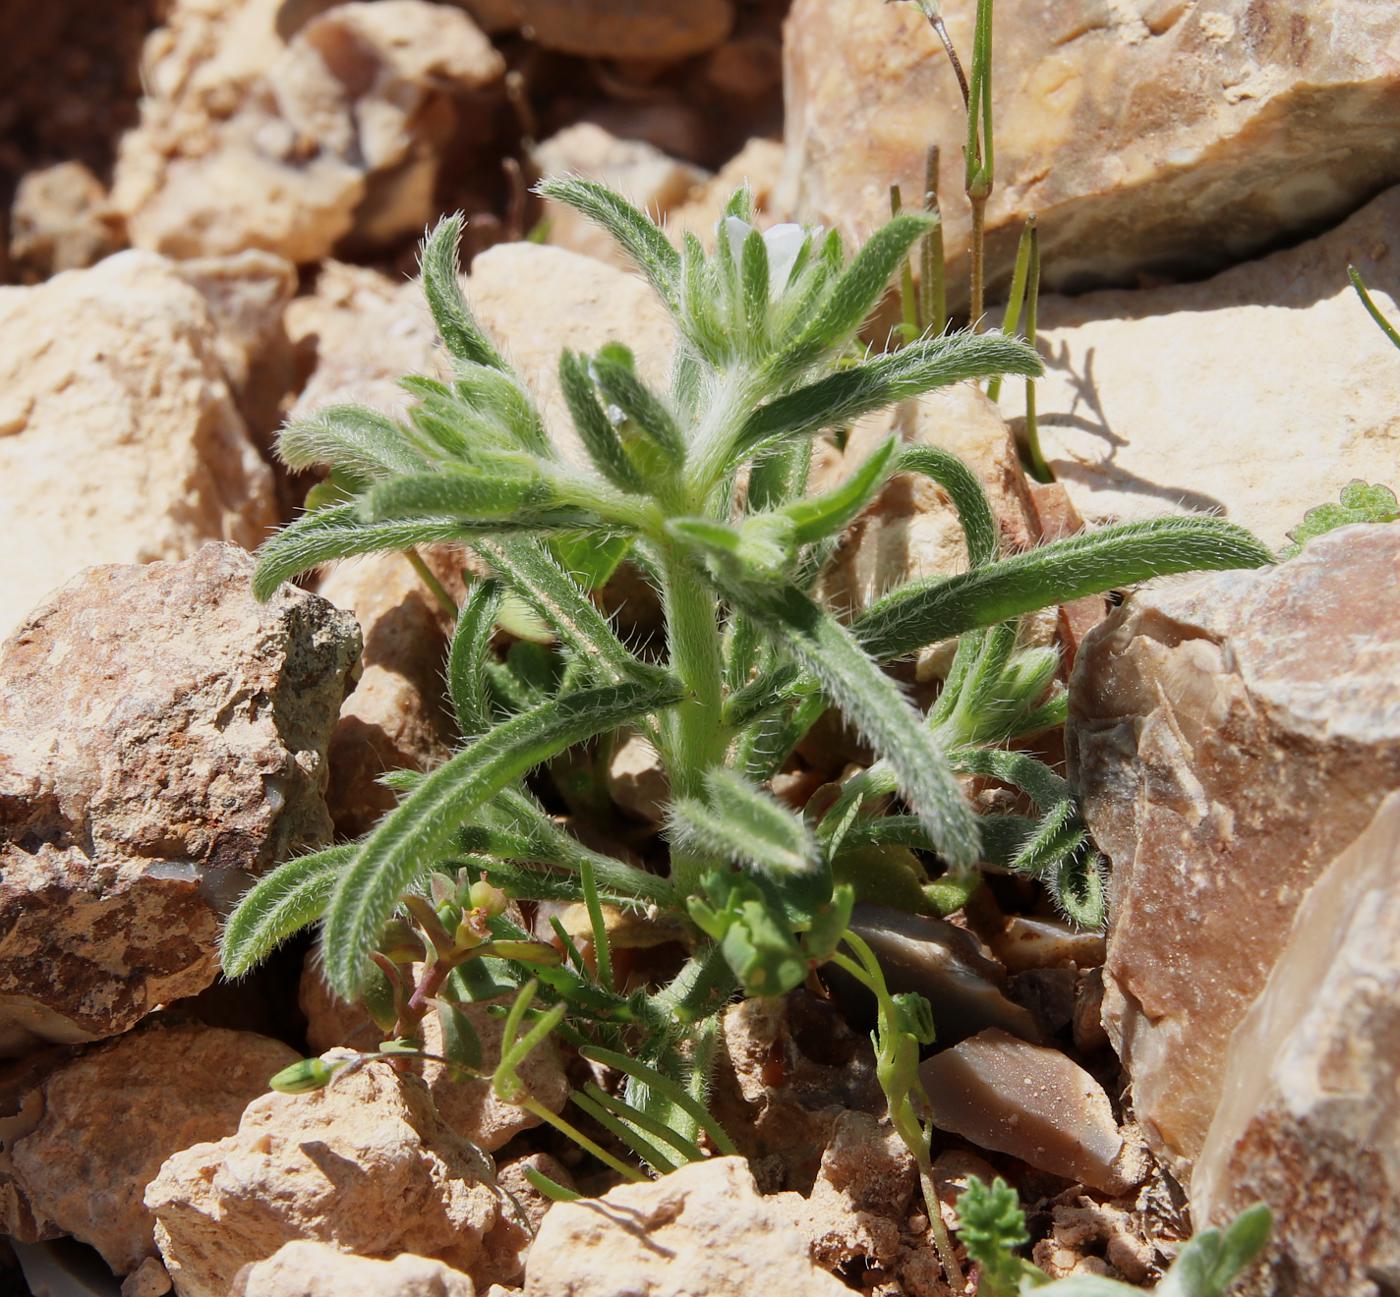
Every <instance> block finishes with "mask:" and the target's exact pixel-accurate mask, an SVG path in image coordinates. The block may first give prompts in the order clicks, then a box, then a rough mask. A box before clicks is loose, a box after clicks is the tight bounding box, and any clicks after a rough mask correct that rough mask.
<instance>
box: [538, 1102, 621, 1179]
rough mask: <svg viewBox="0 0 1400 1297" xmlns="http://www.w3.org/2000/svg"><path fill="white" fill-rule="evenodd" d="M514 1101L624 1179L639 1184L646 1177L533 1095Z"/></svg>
mask: <svg viewBox="0 0 1400 1297" xmlns="http://www.w3.org/2000/svg"><path fill="white" fill-rule="evenodd" d="M516 1103H517V1106H519V1107H521V1108H524V1109H525V1111H526V1112H529V1113H533V1114H534V1115H535V1116H536V1117H538V1118H539V1119H540V1120H541V1121H543V1122H546V1123H547V1124H548V1125H550V1126H553V1127H554V1129H555V1130H557V1131H558V1132H559V1133H560V1134H561V1135H565V1136H567V1137H568V1138H569V1139H571V1140H573V1141H574V1143H575V1144H577V1145H578V1146H579V1147H580V1148H581V1149H583V1150H584V1152H586V1153H592V1154H593V1156H594V1157H596V1158H597V1159H598V1160H599V1161H600V1162H602V1163H603V1164H604V1165H605V1166H610V1167H612V1169H613V1170H614V1171H616V1172H617V1173H618V1175H620V1176H622V1178H623V1179H624V1180H630V1181H632V1183H633V1184H640V1183H641V1182H642V1181H643V1180H645V1179H646V1176H644V1175H643V1174H642V1173H641V1172H640V1171H638V1170H637V1168H636V1167H634V1166H628V1165H627V1163H626V1162H623V1161H622V1160H621V1159H619V1158H616V1157H614V1156H613V1155H612V1154H611V1153H609V1152H608V1150H607V1149H605V1148H601V1147H599V1146H598V1145H597V1144H595V1143H594V1142H593V1141H592V1140H591V1139H589V1138H588V1136H587V1135H585V1134H584V1133H583V1131H581V1130H579V1128H578V1127H577V1126H575V1125H573V1124H572V1123H570V1122H568V1121H566V1120H565V1119H564V1118H563V1117H561V1116H560V1115H559V1114H558V1113H557V1112H550V1110H549V1109H548V1108H546V1107H545V1106H544V1104H542V1103H541V1102H540V1101H539V1100H538V1099H536V1098H535V1097H534V1096H533V1095H529V1094H526V1095H522V1096H521V1097H520V1098H519V1099H518V1100H516Z"/></svg>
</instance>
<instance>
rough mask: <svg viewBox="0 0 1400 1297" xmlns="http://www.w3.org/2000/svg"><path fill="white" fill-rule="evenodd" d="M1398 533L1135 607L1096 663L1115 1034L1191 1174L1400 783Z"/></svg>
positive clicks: (1187, 587) (1080, 768) (1137, 1092)
mask: <svg viewBox="0 0 1400 1297" xmlns="http://www.w3.org/2000/svg"><path fill="white" fill-rule="evenodd" d="M1398 577H1400V527H1394V526H1375V527H1347V528H1343V529H1342V530H1340V531H1336V532H1333V533H1331V534H1330V535H1327V536H1323V537H1321V538H1319V539H1318V540H1316V541H1314V542H1313V543H1312V544H1311V545H1309V546H1308V548H1307V549H1305V550H1304V551H1303V553H1302V554H1301V555H1300V556H1299V557H1298V558H1295V559H1293V560H1292V561H1290V562H1288V563H1285V564H1283V565H1282V566H1279V567H1276V568H1272V569H1268V570H1265V571H1256V572H1233V573H1221V574H1217V575H1212V576H1207V577H1201V578H1194V579H1190V580H1186V581H1183V582H1181V583H1179V584H1175V585H1170V586H1166V587H1162V588H1155V589H1154V588H1149V589H1147V590H1143V591H1139V592H1138V593H1136V594H1134V595H1132V596H1131V597H1130V598H1129V599H1128V601H1127V603H1126V604H1124V606H1123V607H1122V608H1120V609H1118V610H1117V611H1116V612H1115V613H1113V614H1112V615H1111V616H1110V617H1109V618H1108V619H1107V620H1106V621H1105V622H1104V623H1103V624H1102V625H1101V626H1100V627H1098V628H1097V629H1096V630H1095V631H1093V632H1092V633H1091V634H1090V635H1089V636H1088V638H1087V639H1086V640H1085V641H1084V644H1083V645H1082V646H1081V649H1080V654H1079V660H1078V662H1077V663H1076V666H1075V671H1074V676H1073V680H1072V683H1071V690H1070V721H1069V731H1068V745H1069V754H1070V768H1071V772H1072V776H1073V779H1074V783H1075V785H1076V787H1077V788H1078V791H1079V795H1080V798H1081V802H1082V805H1083V808H1084V814H1085V816H1086V818H1087V820H1088V823H1089V827H1090V830H1091V831H1092V832H1093V835H1094V838H1095V840H1096V841H1097V842H1098V844H1099V846H1100V847H1101V848H1102V849H1103V850H1104V851H1105V852H1107V854H1108V856H1109V857H1110V859H1111V861H1112V863H1113V882H1112V889H1111V898H1110V900H1111V923H1110V930H1109V945H1108V962H1107V964H1106V965H1105V969H1104V979H1105V988H1104V990H1105V994H1104V1025H1105V1026H1106V1027H1107V1028H1108V1031H1109V1035H1110V1036H1111V1038H1112V1040H1113V1043H1114V1046H1115V1048H1116V1049H1117V1050H1118V1052H1119V1054H1120V1055H1121V1057H1122V1059H1123V1061H1124V1064H1125V1065H1126V1068H1127V1070H1128V1073H1129V1075H1130V1077H1131V1079H1132V1086H1133V1098H1134V1108H1135V1111H1136V1113H1137V1116H1138V1118H1139V1120H1141V1121H1142V1122H1143V1124H1144V1126H1145V1127H1146V1128H1147V1132H1148V1135H1149V1137H1150V1139H1151V1140H1152V1142H1153V1143H1154V1145H1155V1146H1156V1147H1157V1149H1158V1150H1159V1151H1163V1152H1165V1153H1166V1154H1168V1155H1169V1156H1171V1157H1172V1158H1174V1159H1176V1161H1177V1165H1178V1169H1180V1168H1181V1163H1182V1162H1183V1161H1189V1160H1190V1159H1191V1158H1193V1157H1195V1155H1196V1154H1197V1153H1198V1152H1199V1151H1200V1147H1201V1142H1202V1140H1203V1139H1204V1137H1205V1133H1206V1128H1207V1126H1208V1125H1209V1123H1210V1119H1211V1114H1212V1112H1213V1111H1214V1108H1215V1105H1216V1102H1217V1098H1218V1096H1219V1093H1220V1084H1221V1077H1222V1073H1223V1070H1224V1065H1225V1051H1226V1046H1227V1043H1228V1041H1229V1038H1230V1033H1231V1032H1232V1031H1233V1030H1234V1029H1235V1027H1236V1025H1237V1024H1238V1023H1239V1020H1240V1018H1241V1016H1242V1015H1243V1014H1244V1012H1245V1010H1246V1009H1247V1008H1248V1007H1249V1005H1250V1003H1251V1001H1252V1000H1253V999H1254V997H1255V995H1256V994H1257V993H1258V991H1259V989H1260V988H1261V987H1262V986H1263V984H1264V980H1265V978H1266V977H1267V976H1268V974H1269V970H1270V968H1271V967H1272V966H1273V964H1274V960H1275V958H1276V957H1277V955H1278V952H1279V950H1280V948H1281V947H1282V945H1283V942H1284V940H1285V939H1286V936H1287V933H1288V929H1289V924H1290V923H1291V921H1292V918H1293V915H1294V912H1295V910H1296V909H1297V906H1298V904H1299V902H1300V901H1301V900H1302V898H1303V896H1304V894H1305V893H1306V891H1307V889H1308V887H1309V886H1310V885H1311V884H1312V882H1313V880H1314V879H1315V878H1316V877H1317V876H1318V874H1320V873H1321V872H1322V870H1323V869H1325V868H1326V867H1327V865H1328V864H1329V863H1330V862H1331V861H1332V860H1333V859H1334V858H1335V857H1336V856H1337V855H1338V854H1339V853H1340V852H1341V851H1343V850H1344V849H1345V848H1346V846H1347V845H1348V844H1349V843H1350V842H1351V841H1352V840H1353V839H1354V838H1355V837H1356V836H1357V834H1359V833H1360V832H1361V830H1362V829H1363V828H1365V826H1366V825H1367V824H1368V823H1369V822H1370V819H1371V816H1372V815H1373V814H1374V813H1375V809H1376V806H1377V804H1378V803H1379V802H1380V799H1381V798H1382V797H1383V796H1384V795H1385V793H1386V791H1387V790H1388V789H1391V788H1395V787H1397V786H1400V695H1397V692H1396V688H1395V681H1396V680H1397V678H1400V635H1397V634H1396V630H1397V627H1400V580H1397V578H1398Z"/></svg>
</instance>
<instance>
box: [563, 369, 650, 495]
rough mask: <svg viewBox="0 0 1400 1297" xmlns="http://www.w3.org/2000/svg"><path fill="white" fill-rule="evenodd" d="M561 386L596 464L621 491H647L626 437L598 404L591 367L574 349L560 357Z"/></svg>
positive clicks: (584, 445) (566, 401)
mask: <svg viewBox="0 0 1400 1297" xmlns="http://www.w3.org/2000/svg"><path fill="white" fill-rule="evenodd" d="M559 388H560V390H561V391H562V392H563V394H564V401H565V404H567V405H568V407H569V415H570V417H571V418H572V419H573V421H574V427H575V428H576V429H578V435H579V440H580V441H582V442H583V448H584V449H585V450H586V451H587V452H588V458H589V459H591V460H592V461H593V466H594V467H595V468H596V469H597V470H598V471H599V472H600V473H601V474H602V475H603V476H604V477H605V478H607V479H608V481H609V482H611V483H612V484H613V485H614V486H615V487H617V488H618V490H620V491H633V492H639V491H643V490H645V485H644V484H643V482H642V479H641V475H640V474H639V473H638V472H637V468H636V465H635V464H633V463H632V461H631V460H630V459H629V458H628V457H627V451H626V448H625V447H624V446H623V444H622V438H621V437H619V436H618V433H617V429H616V428H614V427H613V425H612V423H611V421H610V420H609V419H608V416H607V414H606V412H605V411H604V410H603V407H602V406H601V405H599V404H598V397H597V395H596V394H595V393H594V391H593V380H592V379H591V378H590V377H589V375H588V366H587V365H586V364H585V363H584V361H583V358H582V357H581V356H576V355H575V354H574V353H573V352H572V351H565V352H563V353H561V355H560V357H559Z"/></svg>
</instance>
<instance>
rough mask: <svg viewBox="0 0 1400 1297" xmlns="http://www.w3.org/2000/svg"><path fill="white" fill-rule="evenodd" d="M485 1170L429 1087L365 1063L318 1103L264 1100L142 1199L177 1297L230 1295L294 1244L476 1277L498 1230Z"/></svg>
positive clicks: (295, 1098) (181, 1158)
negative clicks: (488, 1239) (415, 1258)
mask: <svg viewBox="0 0 1400 1297" xmlns="http://www.w3.org/2000/svg"><path fill="white" fill-rule="evenodd" d="M492 1178H493V1168H492V1167H491V1165H490V1160H489V1158H486V1157H485V1156H484V1155H483V1154H481V1153H480V1152H478V1151H476V1150H475V1149H473V1148H472V1146H471V1145H470V1144H468V1143H467V1142H466V1141H465V1140H463V1139H462V1138H461V1137H460V1136H458V1135H456V1134H454V1133H453V1132H452V1131H451V1130H449V1129H448V1128H447V1126H446V1125H444V1123H443V1122H442V1120H441V1119H440V1118H439V1117H438V1116H437V1114H436V1113H435V1112H434V1111H433V1106H432V1099H431V1097H430V1095H429V1094H428V1091H427V1088H426V1087H425V1086H424V1085H423V1083H422V1082H421V1081H419V1080H418V1079H417V1078H416V1077H412V1076H400V1075H398V1074H397V1073H396V1072H394V1071H393V1069H392V1068H391V1067H389V1066H388V1065H387V1064H385V1063H370V1064H368V1065H366V1066H364V1067H362V1068H359V1069H358V1070H356V1071H354V1072H352V1073H350V1074H348V1075H342V1076H340V1077H338V1078H337V1079H336V1080H335V1081H334V1082H333V1083H332V1084H331V1085H330V1086H328V1087H327V1088H326V1089H324V1090H318V1091H315V1092H313V1093H310V1094H295V1095H289V1094H266V1095H264V1096H263V1097H262V1098H260V1099H255V1100H254V1101H253V1102H252V1103H251V1104H249V1105H248V1108H247V1110H246V1111H245V1112H244V1114H243V1120H242V1121H241V1122H240V1123H239V1126H238V1130H237V1132H236V1133H234V1134H232V1135H228V1136H226V1137H225V1138H223V1139H221V1140H219V1141H217V1142H214V1143H204V1144H195V1145H194V1146H192V1147H191V1148H187V1149H185V1150H184V1151H183V1152H181V1153H177V1154H175V1155H174V1156H173V1157H171V1158H169V1159H168V1160H167V1161H166V1162H165V1164H164V1166H162V1167H161V1169H160V1173H159V1174H158V1175H157V1176H156V1178H155V1179H154V1180H152V1181H151V1183H150V1185H149V1187H148V1188H147V1190H146V1206H147V1207H148V1208H150V1210H151V1211H152V1212H154V1213H155V1217H156V1242H157V1244H158V1245H159V1247H160V1251H161V1255H162V1257H163V1258H164V1260H165V1264H166V1268H167V1269H168V1270H169V1271H170V1274H171V1277H172V1278H173V1279H174V1281H175V1288H176V1291H177V1293H178V1294H179V1297H225V1294H227V1293H228V1291H229V1289H230V1287H231V1286H232V1284H233V1281H234V1279H235V1277H236V1276H237V1274H238V1272H239V1270H240V1269H242V1267H243V1266H245V1265H248V1264H250V1263H254V1262H258V1261H263V1260H266V1259H267V1258H268V1257H271V1256H272V1255H273V1254H274V1253H276V1252H277V1251H278V1249H279V1248H281V1247H282V1245H283V1244H285V1243H288V1242H292V1241H294V1240H297V1239H308V1240H311V1241H314V1242H320V1243H330V1244H333V1245H334V1246H335V1247H337V1248H339V1249H340V1250H342V1251H347V1252H353V1253H355V1254H357V1255H360V1256H365V1257H370V1258H376V1259H379V1258H388V1257H394V1256H398V1255H399V1254H400V1253H403V1252H412V1253H415V1254H417V1255H419V1256H422V1257H426V1258H428V1259H430V1260H436V1261H440V1262H442V1263H443V1264H444V1265H446V1266H449V1267H451V1268H453V1269H456V1270H462V1271H465V1272H467V1273H470V1272H471V1269H472V1266H473V1265H474V1263H475V1262H476V1261H477V1259H478V1258H479V1257H480V1255H481V1252H482V1239H483V1238H484V1236H485V1234H486V1233H487V1231H488V1230H489V1229H490V1228H491V1227H492V1226H493V1225H494V1224H495V1222H496V1219H497V1202H496V1195H495V1191H494V1190H493V1189H492V1188H491V1187H490V1181H491V1179H492Z"/></svg>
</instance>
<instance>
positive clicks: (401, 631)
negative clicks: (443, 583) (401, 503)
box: [317, 547, 462, 837]
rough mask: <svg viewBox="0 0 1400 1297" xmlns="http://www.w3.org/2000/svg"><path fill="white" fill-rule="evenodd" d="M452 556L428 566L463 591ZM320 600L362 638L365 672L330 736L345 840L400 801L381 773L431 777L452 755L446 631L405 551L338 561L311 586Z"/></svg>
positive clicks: (332, 795) (442, 555)
mask: <svg viewBox="0 0 1400 1297" xmlns="http://www.w3.org/2000/svg"><path fill="white" fill-rule="evenodd" d="M457 554H458V552H457V551H452V550H449V549H448V548H447V547H439V548H437V549H435V551H434V554H433V555H429V556H428V557H436V558H437V560H438V561H437V562H436V563H435V564H434V566H439V567H442V568H443V569H444V573H443V575H444V576H447V577H448V582H447V583H448V585H449V587H452V586H455V587H456V588H457V590H458V591H460V590H461V584H462V582H461V566H462V562H461V558H460V557H457V562H456V567H457V569H458V572H457V577H456V579H455V580H453V579H452V577H451V574H450V571H449V570H447V569H450V567H451V565H452V561H453V557H454V555H457ZM317 591H318V593H319V594H320V595H321V597H322V598H323V599H327V600H329V601H330V602H331V603H333V604H334V605H335V606H336V607H337V608H344V609H346V610H347V611H348V612H351V613H353V614H354V615H355V618H356V620H357V621H358V622H359V623H360V631H361V633H362V634H363V636H364V642H365V651H364V657H363V660H362V661H363V667H364V670H363V674H362V675H361V676H360V679H359V683H358V684H356V686H355V692H354V693H352V694H351V695H350V697H349V698H347V699H346V700H345V706H344V707H343V708H342V709H341V713H340V720H339V721H338V722H337V724H336V727H335V733H334V735H333V736H332V738H331V748H330V788H329V791H328V792H327V795H326V800H327V804H328V805H329V806H330V811H331V817H332V819H334V821H335V826H336V829H337V831H338V832H339V833H340V834H341V835H343V836H350V837H355V836H358V835H359V834H361V833H363V832H365V830H366V829H368V828H369V827H370V825H372V824H373V823H374V822H375V821H376V820H377V819H378V818H379V817H380V816H381V815H383V814H384V813H385V812H386V811H388V810H390V809H391V808H392V807H393V806H394V804H395V802H396V800H397V799H396V798H395V796H394V794H393V793H391V792H390V791H389V790H388V789H387V788H385V787H384V786H383V785H382V784H380V783H379V782H378V779H379V776H380V775H382V774H383V773H384V772H385V771H387V770H403V769H411V770H430V769H432V768H433V767H434V766H437V765H440V764H441V763H442V762H443V761H445V760H447V758H448V757H449V756H450V755H451V754H452V742H453V739H454V726H453V724H452V722H451V720H450V719H449V717H448V714H447V711H446V708H445V704H444V701H443V685H442V680H443V670H444V665H445V663H446V660H447V646H448V636H449V635H450V633H451V627H450V626H448V625H446V616H445V614H444V612H443V610H442V609H441V608H439V607H438V605H437V603H436V602H435V601H434V599H433V597H432V595H431V594H430V593H429V592H428V590H427V588H426V586H424V584H423V582H422V580H421V579H420V578H419V576H418V574H417V573H416V572H415V571H414V570H413V568H412V567H411V566H409V563H408V561H407V560H406V559H405V558H404V557H403V555H402V554H373V555H369V556H367V557H365V558H361V559H355V560H351V561H348V562H344V563H339V564H337V565H336V566H335V567H333V568H332V569H331V570H330V571H329V572H327V573H326V575H325V576H323V577H322V578H321V580H320V583H319V584H318V586H317Z"/></svg>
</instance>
